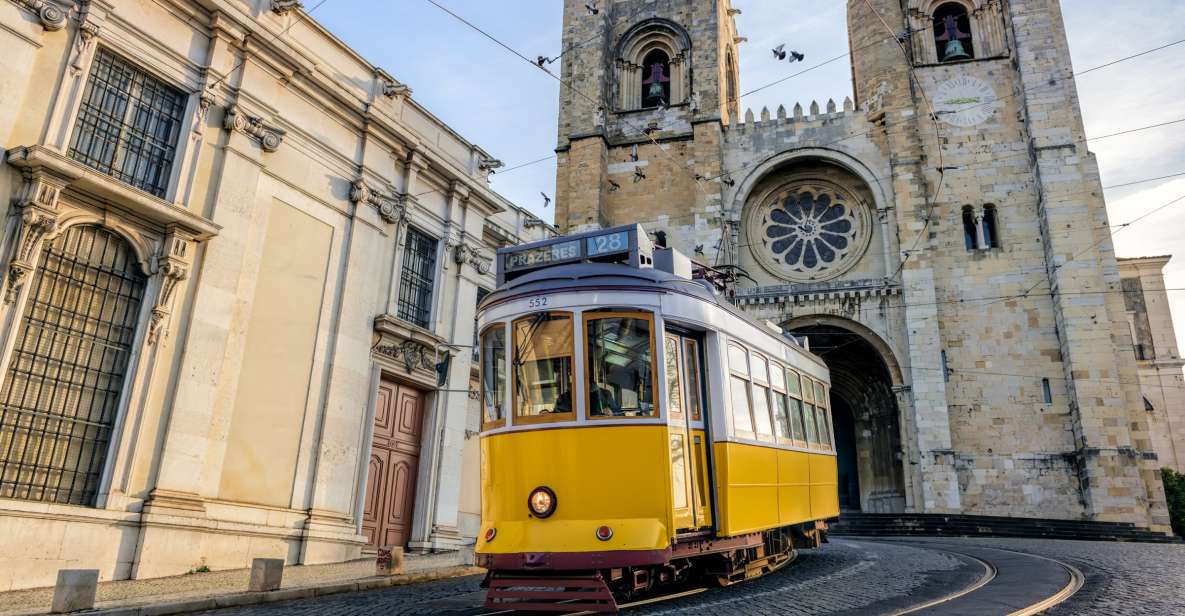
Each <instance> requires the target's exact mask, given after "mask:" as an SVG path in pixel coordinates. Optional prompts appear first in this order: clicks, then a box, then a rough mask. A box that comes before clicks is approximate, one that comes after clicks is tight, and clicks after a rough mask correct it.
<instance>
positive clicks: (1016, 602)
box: [475, 538, 1085, 616]
mask: <svg viewBox="0 0 1185 616" xmlns="http://www.w3.org/2000/svg"><path fill="white" fill-rule="evenodd" d="M850 543H852V544H854V545H859V544H862V543H863V544H868V543H882V544H890V545H905V546H909V547H912V548H917V549H923V550H928V551H932V552H940V553H945V554H948V555H950V556H952V557H954V558H958V559H959V560H960V561H962V562H965V563H970V564H974V565H975V566H977V567H979V568H981V569H982V573H981V574H980V575H979V576H978V577H977V578H976V579H975V580H974V581H973V582H972V583H971V584H969V585H966V586H963V587H962V588H959V589H958V590H955V591H952V592H948V593H946V594H942V595H941V596H937V597H932V598H928V599H926V600H924V601H921V602H919V603H914V604H908V605H901V604H900V601H901V600H902V599H903V598H904V597H894V598H891V599H886V600H885V601H882V602H879V603H874V604H872V605H868V606H865V607H864V608H862V609H860V610H859V611H858V613H860V614H884V615H885V616H906V615H911V616H1031V615H1034V614H1040V613H1042V612H1044V611H1046V610H1049V609H1051V608H1053V607H1056V606H1057V605H1060V604H1062V603H1064V602H1065V601H1067V600H1069V599H1070V598H1071V597H1073V596H1074V595H1075V594H1076V593H1077V592H1078V591H1079V590H1080V589H1081V588H1082V587H1083V585H1084V582H1085V578H1084V576H1083V575H1082V573H1081V571H1079V570H1078V569H1077V568H1076V567H1074V566H1073V565H1071V564H1069V563H1066V562H1063V561H1060V560H1057V559H1053V558H1049V557H1046V556H1040V555H1036V554H1029V553H1026V552H1019V551H1016V550H1007V549H1002V548H994V547H986V546H980V545H971V544H962V543H953V542H940V541H930V540H924V541H916V540H912V539H911V540H899V539H886V538H876V539H866V538H859V539H853V540H851V541H850ZM791 562H793V559H791V560H790V561H787V562H786V563H783V565H782V566H781V567H779V568H778V569H779V570H780V569H782V568H784V567H785V566H786V565H789V564H790V563H791ZM870 564H871V563H859V564H857V565H854V566H853V567H854V568H856V569H858V568H860V566H861V565H870ZM853 567H847V568H845V569H844V571H848V570H851V569H853ZM775 572H776V570H775V571H772V572H770V574H767V575H772V574H773V573H775ZM836 573H839V572H836ZM763 577H764V576H763ZM828 577H830V576H828ZM745 586H746V584H744V583H741V584H736V585H733V586H730V587H725V588H719V587H714V586H703V587H694V588H687V589H684V590H680V591H677V592H672V593H669V594H665V595H659V596H653V597H647V598H644V599H639V600H637V601H632V602H629V603H623V604H621V605H619V606H618V607H619V609H620V610H621V611H623V612H629V611H631V610H635V609H638V608H643V607H648V606H655V605H657V604H665V603H674V602H677V601H679V600H681V599H688V598H690V597H694V596H696V595H701V594H703V593H708V592H711V593H712V594H713V595H715V594H717V593H722V594H723V593H728V592H740V593H744V588H745ZM794 590H795V589H794V588H777V589H769V590H764V591H761V592H759V593H749V594H740V595H736V596H731V597H726V596H722V597H720V598H718V599H716V600H709V601H707V602H704V603H696V604H692V605H687V606H686V607H683V606H680V605H678V604H677V603H676V604H673V605H671V606H669V608H667V609H663V610H662V611H660V612H658V613H659V614H668V613H678V612H682V611H683V610H686V611H687V613H695V612H701V611H704V610H705V609H708V610H711V609H718V608H725V609H728V608H726V606H729V605H733V604H737V603H741V602H745V601H751V600H753V599H756V598H760V597H767V596H770V595H777V594H782V593H787V594H788V593H792V592H794ZM894 603H897V605H893V604H894ZM731 609H737V608H731ZM521 613H522V612H517V611H515V610H510V609H506V610H493V611H482V612H479V613H477V614H475V616H507V615H511V614H521ZM557 613H558V614H563V616H585V615H587V614H593V612H587V611H578V612H557ZM737 613H743V610H738V612H737Z"/></svg>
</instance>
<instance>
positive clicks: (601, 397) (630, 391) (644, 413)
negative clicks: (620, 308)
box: [585, 313, 656, 417]
mask: <svg viewBox="0 0 1185 616" xmlns="http://www.w3.org/2000/svg"><path fill="white" fill-rule="evenodd" d="M585 318H586V321H587V326H586V329H587V334H588V347H587V348H588V414H589V416H590V417H653V416H655V415H656V413H655V407H654V338H653V335H652V334H653V332H652V329H653V328H652V327H651V320H650V317H649V315H622V314H615V313H603V314H597V313H592V314H587V315H586V317H585Z"/></svg>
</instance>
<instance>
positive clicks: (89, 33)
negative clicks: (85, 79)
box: [70, 21, 99, 77]
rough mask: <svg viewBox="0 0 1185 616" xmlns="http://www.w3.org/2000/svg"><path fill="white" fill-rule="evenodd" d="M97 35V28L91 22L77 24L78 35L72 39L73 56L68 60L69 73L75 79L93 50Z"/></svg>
mask: <svg viewBox="0 0 1185 616" xmlns="http://www.w3.org/2000/svg"><path fill="white" fill-rule="evenodd" d="M98 35H99V26H97V25H95V24H94V23H93V22H91V21H82V22H79V24H78V35H77V36H75V37H74V54H73V57H72V58H71V59H70V73H71V74H72V75H74V76H75V77H77V76H78V75H79V74H81V73H82V69H83V67H85V66H86V63H87V58H88V57H89V56H90V52H91V50H92V49H94V46H95V45H94V41H95V37H97V36H98Z"/></svg>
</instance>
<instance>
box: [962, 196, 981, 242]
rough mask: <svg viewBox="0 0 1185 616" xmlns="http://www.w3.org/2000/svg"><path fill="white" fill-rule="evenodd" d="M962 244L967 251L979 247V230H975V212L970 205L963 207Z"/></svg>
mask: <svg viewBox="0 0 1185 616" xmlns="http://www.w3.org/2000/svg"><path fill="white" fill-rule="evenodd" d="M963 244H964V245H965V246H966V247H967V250H975V248H976V247H977V246H978V245H979V230H978V229H976V228H975V212H974V210H972V209H971V206H970V205H966V206H963Z"/></svg>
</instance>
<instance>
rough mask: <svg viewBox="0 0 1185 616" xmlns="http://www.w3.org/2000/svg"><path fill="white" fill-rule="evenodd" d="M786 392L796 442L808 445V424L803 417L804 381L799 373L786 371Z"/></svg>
mask: <svg viewBox="0 0 1185 616" xmlns="http://www.w3.org/2000/svg"><path fill="white" fill-rule="evenodd" d="M786 393H787V394H788V395H789V402H790V429H791V432H792V434H793V437H794V444H795V445H798V446H800V447H805V446H806V424H805V423H804V422H803V419H802V382H801V381H800V380H799V379H798V373H797V372H794V371H792V370H787V371H786Z"/></svg>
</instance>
